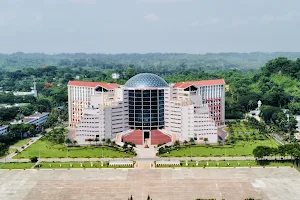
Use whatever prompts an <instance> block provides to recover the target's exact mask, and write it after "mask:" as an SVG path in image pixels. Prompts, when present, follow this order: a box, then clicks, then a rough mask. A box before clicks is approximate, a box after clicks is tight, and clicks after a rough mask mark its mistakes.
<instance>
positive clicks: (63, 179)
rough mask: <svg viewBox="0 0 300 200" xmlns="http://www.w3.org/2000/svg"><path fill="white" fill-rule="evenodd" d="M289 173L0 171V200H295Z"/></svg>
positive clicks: (298, 194)
mask: <svg viewBox="0 0 300 200" xmlns="http://www.w3.org/2000/svg"><path fill="white" fill-rule="evenodd" d="M299 188H300V173H299V172H298V171H297V170H295V169H293V168H236V169H234V168H230V169H224V168H221V169H220V168H211V169H208V168H206V169H203V168H191V169H188V168H178V169H89V170H83V169H73V170H62V169H57V170H0V199H3V200H4V199H5V200H18V199H26V200H34V199H38V200H43V199H47V200H48V199H49V200H50V199H51V200H53V199H67V200H68V199H74V200H75V199H78V200H84V199H88V200H93V199H95V200H96V199H97V200H99V199H107V200H112V199H119V200H127V199H128V197H130V195H132V196H133V199H134V200H146V198H147V195H148V194H149V195H150V196H151V198H152V199H153V200H177V199H178V200H179V199H180V200H189V199H191V200H194V199H196V198H216V199H228V200H235V199H237V200H244V199H245V198H250V197H251V198H255V199H266V200H268V199H274V200H298V199H300V190H299Z"/></svg>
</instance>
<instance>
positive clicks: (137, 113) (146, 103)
mask: <svg viewBox="0 0 300 200" xmlns="http://www.w3.org/2000/svg"><path fill="white" fill-rule="evenodd" d="M224 89H225V82H224V80H207V81H194V82H181V83H176V84H170V85H168V84H167V83H166V82H165V81H164V80H163V79H162V78H160V77H159V76H157V75H154V74H150V73H142V74H138V75H136V76H134V77H132V78H131V79H129V80H128V81H127V82H126V84H125V85H124V86H119V85H117V84H115V83H103V82H82V81H70V82H69V84H68V95H69V126H70V128H71V129H74V130H75V139H76V140H77V142H78V143H79V144H86V143H88V141H89V140H90V139H92V140H95V139H96V138H98V140H100V141H101V140H102V139H104V138H105V139H107V138H109V139H113V140H114V139H115V138H116V139H118V138H119V139H120V140H122V141H130V142H134V143H136V144H138V145H142V144H145V143H147V144H149V145H157V144H159V143H167V142H171V141H174V140H180V141H184V140H189V139H190V138H193V139H194V140H195V141H196V142H197V143H204V142H207V143H217V141H218V133H217V127H218V126H221V125H223V124H224V121H225V119H224V115H225V113H224V111H225V94H224Z"/></svg>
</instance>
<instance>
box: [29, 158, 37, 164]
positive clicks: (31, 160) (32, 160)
mask: <svg viewBox="0 0 300 200" xmlns="http://www.w3.org/2000/svg"><path fill="white" fill-rule="evenodd" d="M37 161H38V157H36V156H34V157H31V158H30V162H32V163H36V162H37Z"/></svg>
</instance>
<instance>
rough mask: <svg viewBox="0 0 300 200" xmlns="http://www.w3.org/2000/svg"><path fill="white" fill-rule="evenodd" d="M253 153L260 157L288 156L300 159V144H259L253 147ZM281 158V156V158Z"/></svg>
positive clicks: (275, 157) (276, 157)
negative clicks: (268, 145)
mask: <svg viewBox="0 0 300 200" xmlns="http://www.w3.org/2000/svg"><path fill="white" fill-rule="evenodd" d="M253 155H254V157H255V158H258V159H278V156H279V157H286V156H289V158H290V159H291V160H292V159H295V160H297V161H299V160H300V145H299V144H298V143H294V144H285V145H280V146H278V147H277V148H274V147H267V146H257V147H256V148H255V149H253ZM279 159H281V158H279Z"/></svg>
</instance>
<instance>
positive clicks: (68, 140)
mask: <svg viewBox="0 0 300 200" xmlns="http://www.w3.org/2000/svg"><path fill="white" fill-rule="evenodd" d="M65 143H66V144H67V146H69V145H70V144H72V140H71V139H70V138H67V139H66V140H65Z"/></svg>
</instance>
